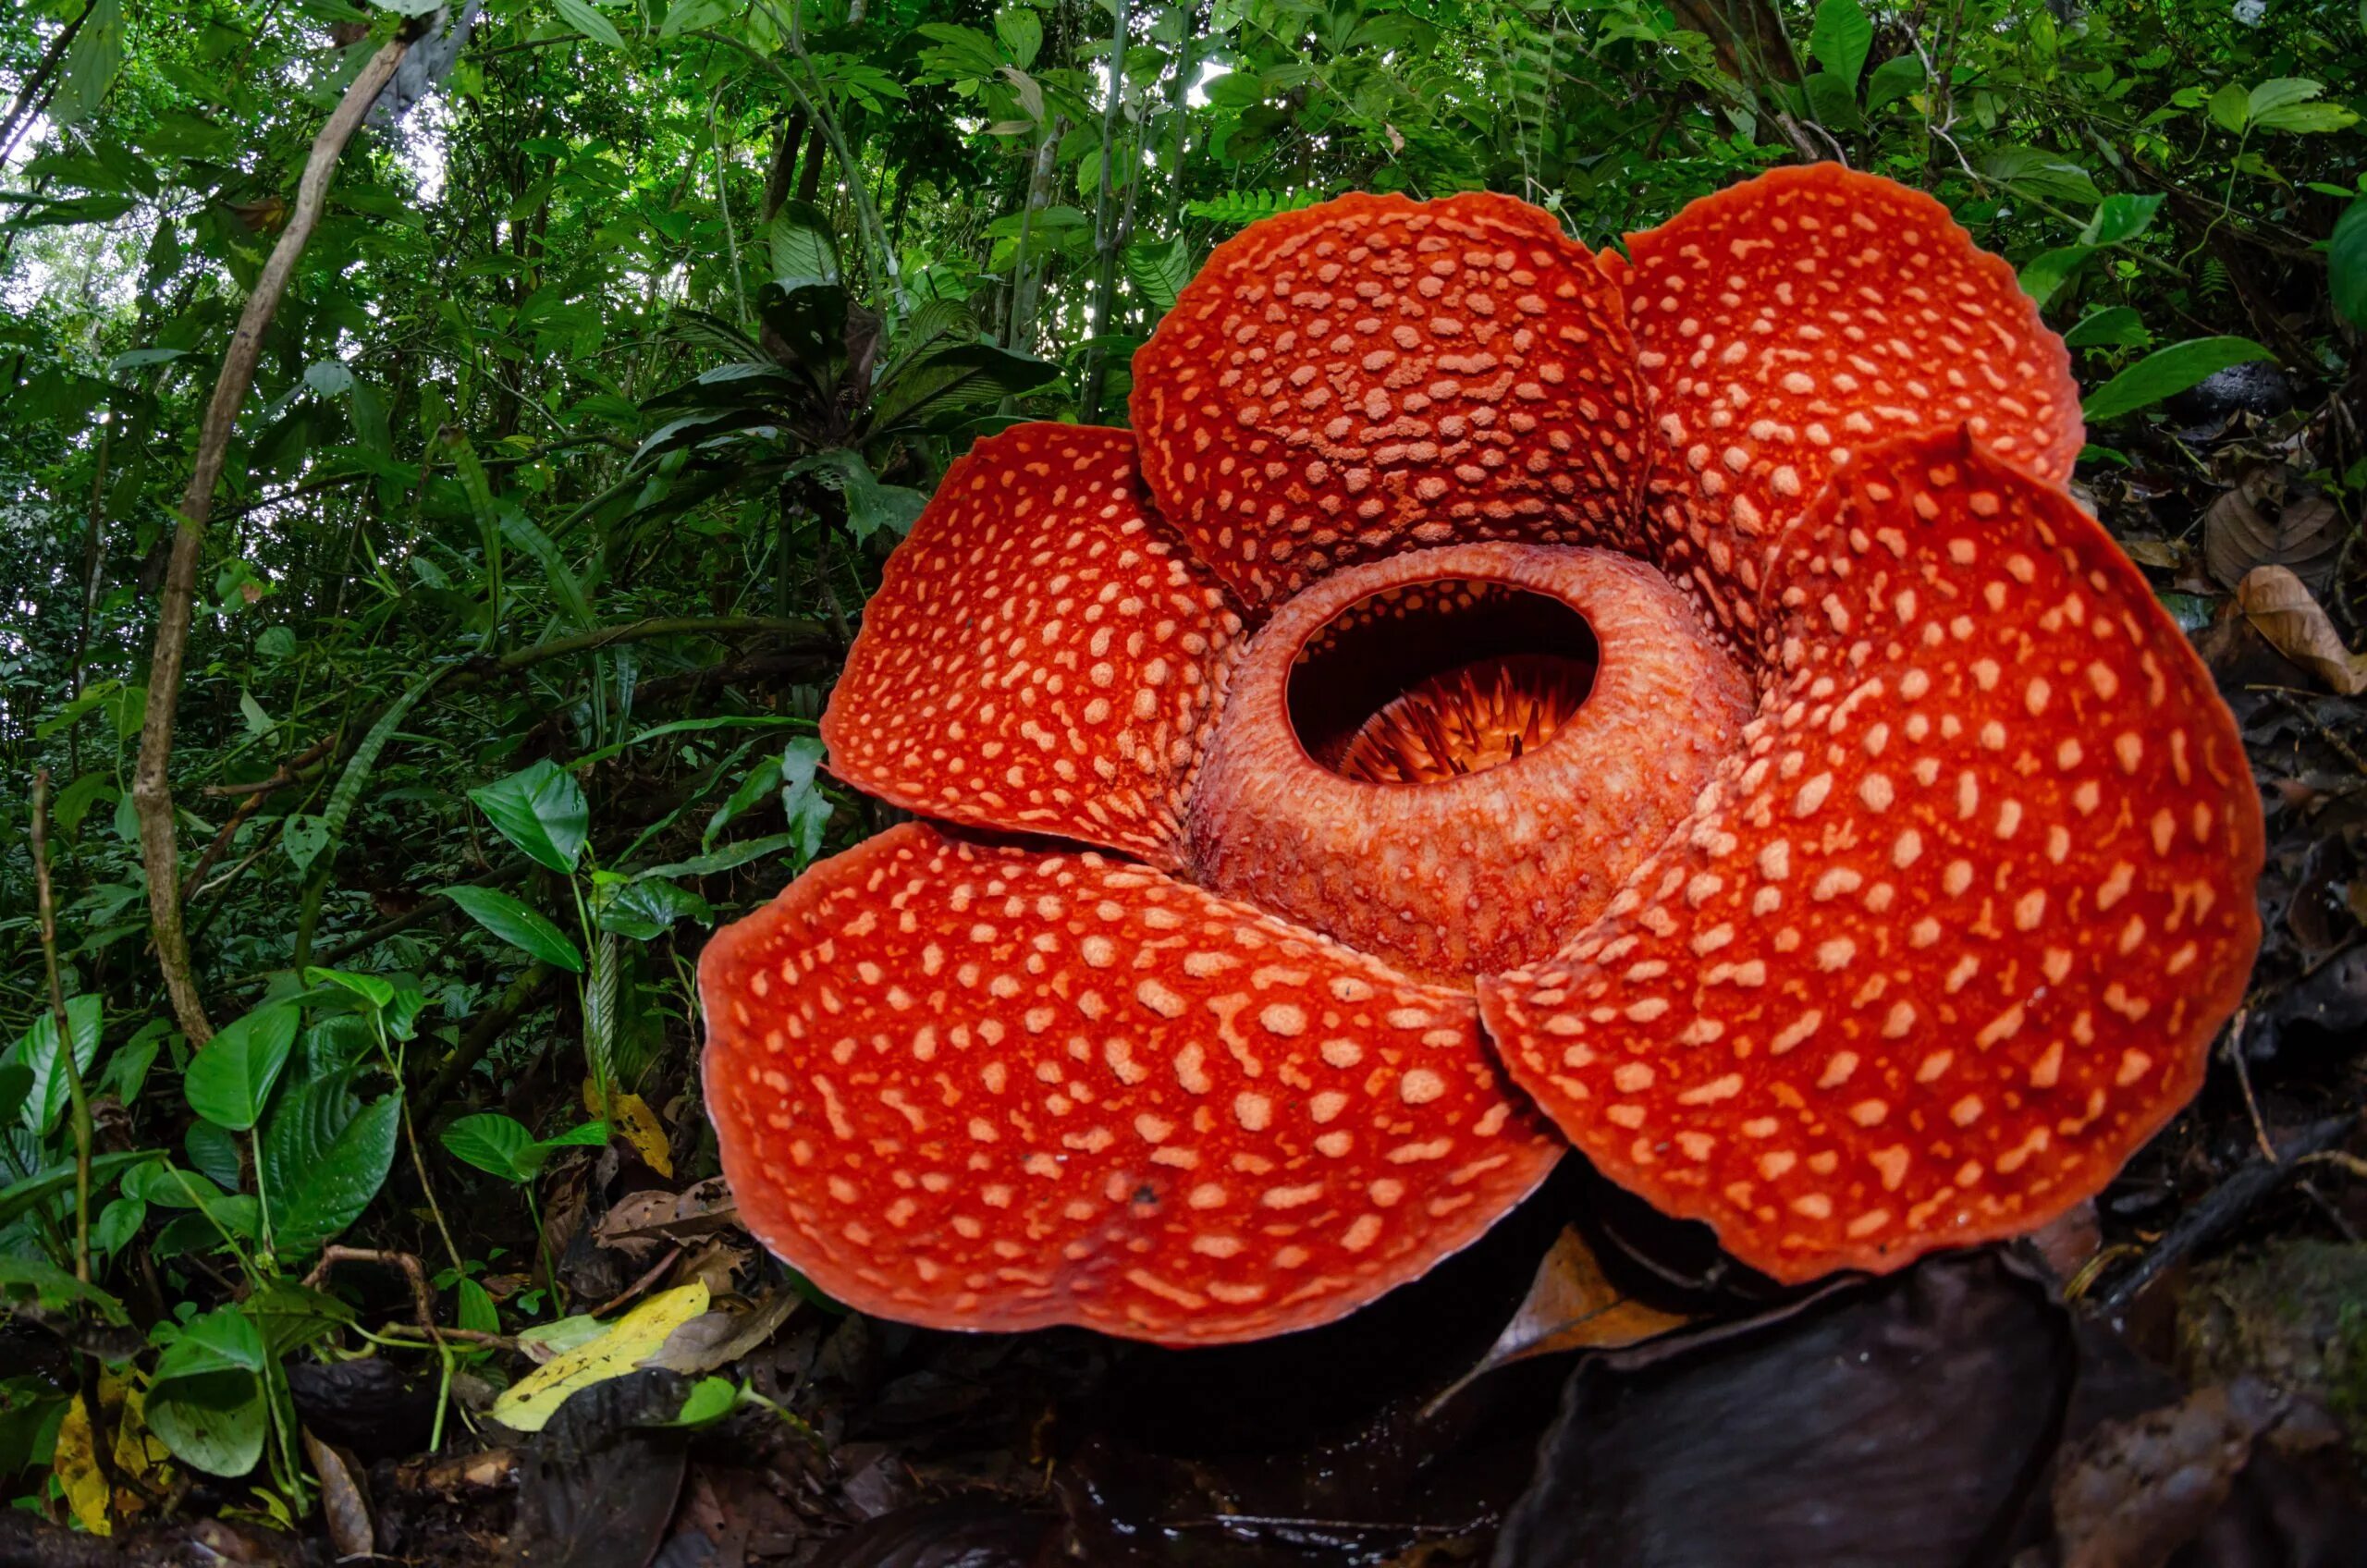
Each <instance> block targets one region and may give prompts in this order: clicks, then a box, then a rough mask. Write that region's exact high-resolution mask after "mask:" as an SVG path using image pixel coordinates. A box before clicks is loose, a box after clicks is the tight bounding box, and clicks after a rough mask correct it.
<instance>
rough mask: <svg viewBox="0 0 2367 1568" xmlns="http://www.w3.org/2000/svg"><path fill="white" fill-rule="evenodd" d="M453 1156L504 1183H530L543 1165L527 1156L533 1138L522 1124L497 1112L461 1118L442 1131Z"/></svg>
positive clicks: (531, 1146) (529, 1152) (529, 1155)
mask: <svg viewBox="0 0 2367 1568" xmlns="http://www.w3.org/2000/svg"><path fill="white" fill-rule="evenodd" d="M443 1142H444V1146H445V1148H447V1149H448V1150H449V1151H450V1152H451V1153H452V1155H453V1157H454V1158H458V1159H461V1160H464V1161H466V1162H467V1163H469V1164H471V1165H473V1166H475V1167H476V1168H477V1169H478V1170H482V1171H484V1172H485V1174H487V1175H489V1176H498V1177H500V1178H501V1179H502V1180H503V1181H505V1182H531V1181H533V1179H534V1172H535V1171H537V1170H541V1169H542V1165H543V1162H542V1161H541V1160H540V1159H534V1158H532V1157H531V1154H532V1150H533V1147H534V1135H533V1133H530V1132H528V1131H527V1130H526V1128H525V1124H524V1123H522V1122H521V1121H517V1120H516V1119H515V1118H512V1117H508V1116H504V1115H502V1114H501V1113H500V1112H499V1111H497V1110H489V1111H484V1112H481V1113H479V1114H477V1115H475V1116H463V1117H461V1118H460V1120H459V1121H455V1122H453V1123H452V1125H450V1126H449V1127H447V1128H445V1129H444V1137H443Z"/></svg>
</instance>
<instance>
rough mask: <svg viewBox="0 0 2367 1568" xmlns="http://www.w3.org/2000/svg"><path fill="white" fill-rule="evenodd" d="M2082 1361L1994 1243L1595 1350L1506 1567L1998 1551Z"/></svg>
mask: <svg viewBox="0 0 2367 1568" xmlns="http://www.w3.org/2000/svg"><path fill="white" fill-rule="evenodd" d="M2072 1369H2073V1347H2072V1337H2071V1329H2070V1321H2069V1318H2068V1316H2067V1314H2066V1313H2065V1312H2064V1311H2063V1309H2062V1308H2061V1307H2060V1306H2058V1305H2055V1304H2054V1302H2052V1301H2051V1300H2049V1299H2048V1296H2047V1293H2046V1292H2045V1290H2044V1289H2043V1288H2042V1287H2041V1286H2040V1285H2038V1284H2037V1283H2036V1282H2034V1281H2033V1280H2030V1279H2029V1278H2028V1277H2026V1276H2025V1275H2024V1274H2022V1273H2021V1272H2020V1271H2019V1270H2017V1269H2016V1268H2012V1267H2010V1266H2009V1265H2008V1264H2007V1263H2005V1261H2004V1260H2003V1258H2002V1257H2001V1256H2000V1255H1998V1254H1996V1253H1993V1252H1982V1253H1975V1254H1969V1255H1959V1256H1946V1257H1942V1258H1938V1259H1934V1260H1932V1261H1931V1262H1928V1263H1925V1264H1923V1265H1921V1266H1919V1267H1918V1268H1914V1269H1911V1270H1909V1271H1907V1272H1906V1273H1904V1274H1901V1275H1898V1276H1895V1277H1893V1278H1891V1279H1888V1280H1882V1281H1880V1282H1877V1283H1874V1284H1871V1285H1868V1286H1864V1287H1862V1288H1847V1287H1845V1288H1841V1289H1837V1290H1834V1291H1830V1292H1825V1293H1823V1294H1821V1295H1819V1296H1817V1297H1814V1298H1812V1299H1810V1300H1809V1301H1808V1302H1806V1303H1805V1304H1802V1305H1798V1306H1796V1307H1793V1308H1787V1309H1782V1310H1779V1311H1778V1312H1777V1313H1775V1314H1772V1315H1771V1316H1770V1317H1766V1318H1761V1319H1760V1320H1758V1321H1756V1322H1746V1323H1743V1324H1739V1325H1731V1326H1727V1327H1724V1328H1721V1329H1711V1330H1708V1331H1705V1332H1703V1333H1700V1334H1696V1335H1689V1336H1683V1337H1678V1338H1674V1339H1669V1340H1663V1341H1659V1342H1657V1343H1655V1344H1652V1345H1649V1346H1644V1347H1640V1348H1638V1349H1636V1350H1631V1351H1625V1352H1613V1353H1610V1354H1604V1355H1600V1356H1596V1357H1592V1358H1589V1359H1588V1361H1586V1362H1585V1363H1582V1364H1581V1366H1580V1367H1579V1370H1578V1371H1577V1373H1576V1376H1575V1377H1574V1378H1573V1379H1572V1381H1571V1385H1570V1390H1569V1394H1568V1398H1567V1401H1566V1403H1565V1404H1564V1411H1563V1416H1562V1420H1561V1422H1560V1424H1559V1425H1558V1426H1557V1427H1556V1428H1555V1430H1554V1432H1553V1434H1552V1436H1551V1438H1550V1439H1548V1440H1547V1442H1546V1445H1545V1448H1544V1450H1543V1454H1542V1458H1541V1461H1540V1464H1539V1471H1538V1479H1537V1481H1536V1484H1535V1485H1534V1486H1533V1487H1532V1488H1530V1490H1529V1492H1528V1493H1527V1496H1526V1497H1524V1498H1523V1499H1522V1500H1521V1501H1520V1503H1519V1505H1518V1506H1517V1507H1515V1509H1514V1511H1513V1513H1512V1514H1511V1516H1510V1517H1509V1518H1508V1519H1507V1520H1506V1521H1505V1525H1504V1529H1503V1533H1502V1537H1500V1538H1499V1540H1498V1543H1497V1548H1496V1556H1495V1559H1494V1562H1495V1568H1546V1565H1548V1564H1551V1565H1554V1568H1596V1565H1600V1568H1609V1565H1612V1564H1617V1565H1619V1568H1721V1565H1723V1564H1734V1565H1735V1568H1743V1565H1746V1564H1748V1565H1749V1568H1787V1565H1791V1564H1798V1565H1800V1568H1809V1565H1815V1568H1844V1565H1848V1564H1864V1565H1867V1568H1874V1565H1881V1568H1919V1565H1923V1564H1928V1565H1930V1568H1972V1565H1976V1564H1981V1563H1992V1562H2003V1561H2004V1560H2005V1555H2006V1552H2005V1547H2006V1545H2007V1542H2006V1540H2005V1538H2004V1531H2005V1529H2007V1528H2009V1527H2010V1525H2011V1522H2012V1520H2013V1519H2014V1518H2015V1516H2016V1515H2017V1513H2018V1512H2019V1510H2020V1507H2021V1505H2022V1504H2023V1503H2024V1501H2026V1499H2027V1498H2028V1497H2029V1496H2030V1494H2031V1493H2032V1491H2033V1489H2034V1488H2036V1486H2037V1485H2038V1484H2039V1480H2040V1476H2041V1474H2042V1469H2043V1466H2044V1464H2045V1462H2046V1459H2047V1456H2048V1452H2049V1450H2050V1449H2051V1447H2052V1442H2053V1438H2054V1428H2055V1426H2056V1423H2057V1422H2058V1421H2059V1419H2060V1417H2061V1414H2062V1411H2063V1410H2064V1408H2065V1404H2066V1401H2067V1398H2068V1395H2069V1392H2070V1390H2071V1385H2072Z"/></svg>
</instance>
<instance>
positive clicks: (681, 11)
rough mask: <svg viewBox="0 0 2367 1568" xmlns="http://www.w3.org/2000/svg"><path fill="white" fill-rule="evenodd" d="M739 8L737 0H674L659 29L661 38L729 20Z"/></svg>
mask: <svg viewBox="0 0 2367 1568" xmlns="http://www.w3.org/2000/svg"><path fill="white" fill-rule="evenodd" d="M736 8H737V6H736V4H735V0H674V4H673V5H672V6H668V8H667V11H666V20H665V22H664V24H663V25H661V26H660V27H659V28H658V30H657V36H658V37H660V38H671V37H673V36H674V35H675V34H676V33H681V32H693V31H698V30H700V29H703V28H710V27H713V26H715V24H716V23H717V22H721V21H729V20H730V18H731V13H732V12H733V11H734V10H735V9H736Z"/></svg>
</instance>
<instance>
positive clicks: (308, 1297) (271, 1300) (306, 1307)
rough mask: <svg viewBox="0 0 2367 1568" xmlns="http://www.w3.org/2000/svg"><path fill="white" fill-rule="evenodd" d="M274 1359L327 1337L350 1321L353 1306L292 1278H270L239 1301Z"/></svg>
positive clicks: (266, 1351) (351, 1319)
mask: <svg viewBox="0 0 2367 1568" xmlns="http://www.w3.org/2000/svg"><path fill="white" fill-rule="evenodd" d="M241 1305H243V1306H245V1308H246V1313H247V1317H249V1319H251V1321H252V1322H253V1324H254V1326H255V1329H256V1330H257V1331H258V1332H259V1333H261V1334H262V1335H263V1342H264V1352H265V1354H267V1355H268V1356H270V1357H271V1358H272V1359H273V1360H277V1359H278V1358H279V1357H281V1356H284V1355H289V1354H294V1353H295V1352H297V1351H300V1350H302V1349H303V1348H304V1347H305V1346H307V1345H310V1344H313V1343H314V1342H315V1341H320V1340H324V1339H326V1338H327V1337H328V1336H329V1335H331V1334H333V1333H335V1332H336V1331H337V1329H340V1328H342V1327H344V1326H345V1325H347V1324H350V1323H351V1322H352V1321H353V1308H351V1307H350V1306H348V1305H345V1303H343V1302H341V1301H339V1300H337V1297H335V1296H332V1295H325V1294H324V1293H322V1292H319V1291H316V1290H313V1289H312V1288H311V1287H309V1286H305V1285H300V1284H298V1283H297V1282H296V1281H295V1280H267V1281H265V1282H264V1284H262V1285H259V1286H257V1287H256V1289H255V1292H254V1293H253V1294H252V1295H250V1296H249V1297H248V1298H247V1299H246V1301H245V1302H244V1303H242V1304H241Z"/></svg>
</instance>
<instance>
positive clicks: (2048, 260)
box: [2021, 245, 2096, 310]
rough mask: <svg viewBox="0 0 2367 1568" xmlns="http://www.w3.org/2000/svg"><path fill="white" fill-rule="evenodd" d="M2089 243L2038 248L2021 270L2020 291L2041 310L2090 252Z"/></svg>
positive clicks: (2075, 272) (2077, 269)
mask: <svg viewBox="0 0 2367 1568" xmlns="http://www.w3.org/2000/svg"><path fill="white" fill-rule="evenodd" d="M2095 253H2096V252H2095V248H2094V247H2093V246H2091V245H2066V246H2064V247H2062V248H2061V249H2060V250H2054V251H2042V252H2041V253H2040V254H2039V255H2037V256H2034V257H2032V258H2031V259H2030V262H2029V263H2027V264H2025V265H2024V266H2023V268H2022V272H2021V285H2022V292H2023V293H2025V294H2027V295H2029V296H2030V300H2031V302H2032V303H2033V304H2035V305H2037V306H2038V307H2039V308H2040V309H2041V310H2044V309H2045V308H2046V303H2047V301H2048V300H2052V299H2054V296H2055V293H2056V292H2057V291H2058V290H2059V289H2061V288H2062V287H2063V286H2064V285H2065V284H2067V283H2068V282H2070V281H2071V279H2072V277H2073V276H2075V275H2077V274H2078V272H2079V269H2080V268H2081V267H2083V266H2085V265H2086V264H2087V262H2088V258H2089V257H2090V256H2092V255H2094V254H2095Z"/></svg>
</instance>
